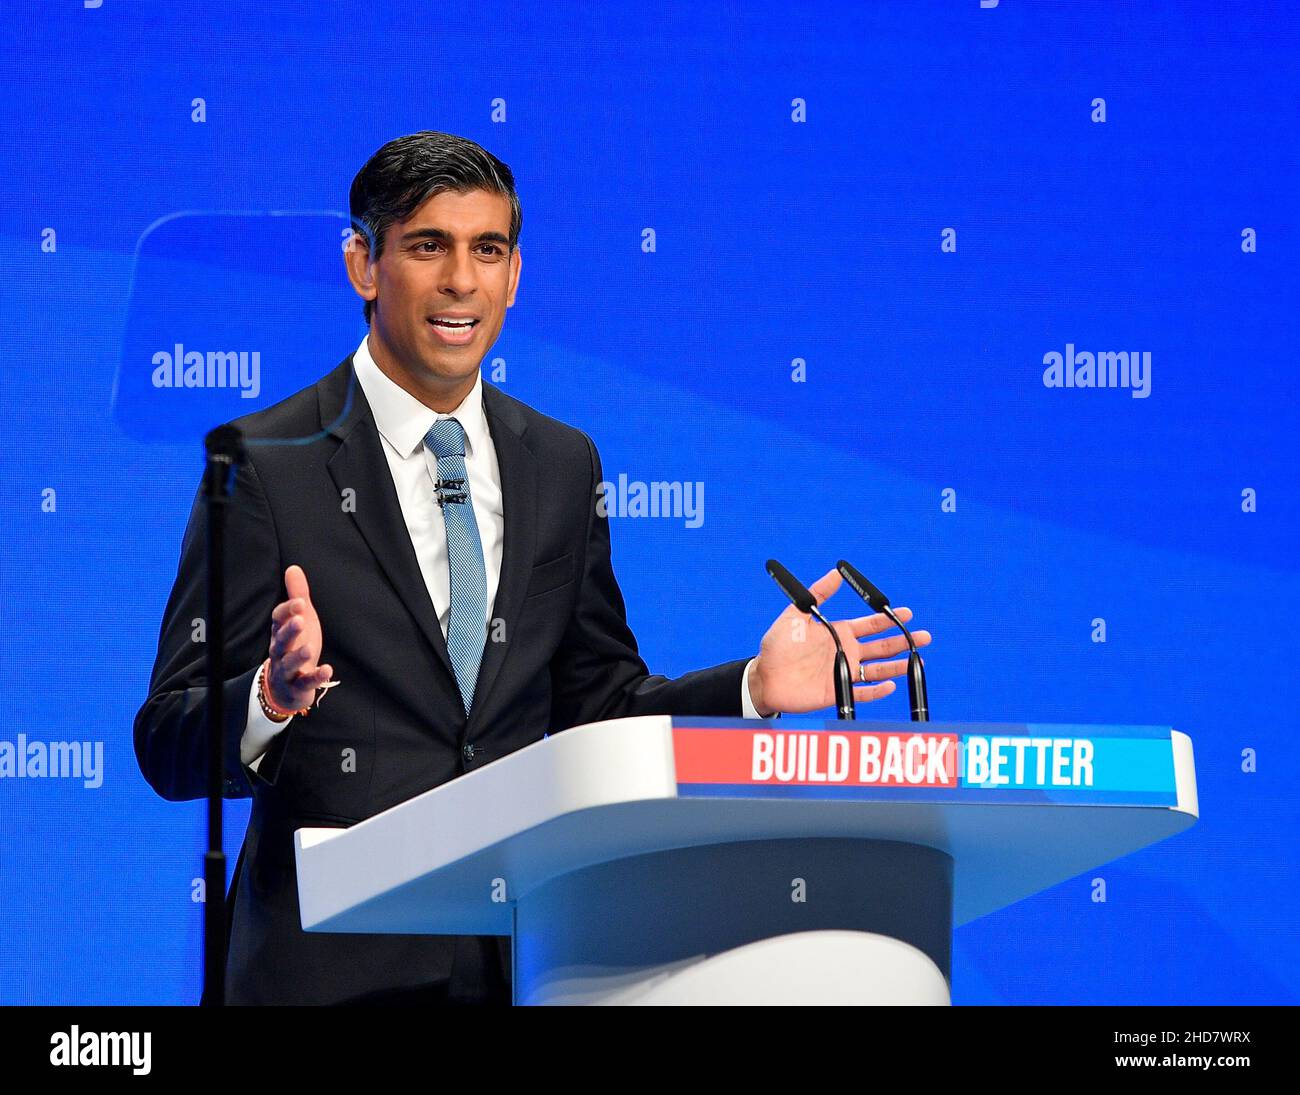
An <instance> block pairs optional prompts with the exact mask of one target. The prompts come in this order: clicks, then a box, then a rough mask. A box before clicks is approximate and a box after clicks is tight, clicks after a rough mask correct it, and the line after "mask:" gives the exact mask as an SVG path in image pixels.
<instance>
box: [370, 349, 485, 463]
mask: <svg viewBox="0 0 1300 1095" xmlns="http://www.w3.org/2000/svg"><path fill="white" fill-rule="evenodd" d="M352 367H353V368H354V369H355V370H356V374H357V382H358V383H359V384H360V385H361V390H362V392H364V393H365V396H366V402H367V403H369V404H370V410H371V413H372V414H373V415H374V416H375V427H376V428H377V429H378V430H379V433H380V435H381V436H382V437H383V438H384V440H385V441H387V442H388V443H389V444H390V445H392V446H393V448H394V449H396V450H397V454H398V455H399V456H401V457H402V458H403V459H405V458H406V457H409V456H412V455H413V454H414V453H415V452H416V450H417V449H419V447H420V446H421V445H422V444H423V442H424V435H425V434H426V433H428V432H429V427H430V426H432V425H433V424H434V422H436V421H437V420H438V419H440V418H454V419H456V421H458V422H459V423H460V425H461V428H462V429H463V430H464V431H465V455H466V456H470V455H472V454H473V453H474V452H475V450H481V449H482V447H483V446H485V445H487V444H488V443H489V440H490V438H489V435H488V427H487V418H486V416H485V415H484V413H483V374H482V373H481V372H477V371H476V372H475V374H474V387H472V388H471V389H470V390H469V394H468V395H467V396H465V398H464V399H463V400H461V403H460V406H458V407H457V408H456V409H455V410H454V411H451V412H449V413H446V414H441V413H439V412H438V411H435V410H433V409H432V408H430V407H426V406H425V405H424V404H423V403H421V402H420V401H419V400H418V399H416V398H415V396H413V395H412V394H411V393H410V392H408V391H407V390H406V389H405V388H403V387H402V386H401V385H399V384H397V383H396V382H395V381H393V380H391V379H389V377H388V376H387V374H386V373H385V372H384V371H383V370H382V369H381V368H380V367H379V366H378V365H377V364H375V359H374V358H373V357H371V356H370V335H369V334H367V335H366V337H365V338H363V339H362V340H361V345H360V346H358V347H357V352H356V353H355V354H353V355H352Z"/></svg>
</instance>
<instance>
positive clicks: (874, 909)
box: [514, 838, 952, 1004]
mask: <svg viewBox="0 0 1300 1095" xmlns="http://www.w3.org/2000/svg"><path fill="white" fill-rule="evenodd" d="M951 938H952V860H951V859H950V858H949V857H948V856H947V855H945V854H944V853H943V852H940V851H937V850H935V849H933V848H930V847H926V846H924V845H916V844H903V843H897V842H893V841H870V840H840V839H821V838H818V839H809V840H766V841H751V842H746V843H739V844H725V845H712V846H706V847H691V848H678V849H673V850H670V851H665V852H655V853H653V854H650V855H643V856H634V857H631V858H627V859H621V860H614V861H611V862H606V863H601V864H598V865H595V866H592V867H587V868H584V869H582V870H578V871H574V872H572V873H570V874H567V875H564V876H562V877H560V878H557V879H553V880H552V881H550V882H548V883H546V884H545V885H543V886H540V887H538V888H537V889H535V890H533V891H532V892H530V893H529V894H527V895H525V896H524V897H522V898H520V900H519V901H518V904H517V906H516V916H515V940H514V955H515V978H514V983H515V1002H516V1003H519V1004H949V1003H950V1002H951V995H950V989H949V974H948V971H949V962H950V948H951Z"/></svg>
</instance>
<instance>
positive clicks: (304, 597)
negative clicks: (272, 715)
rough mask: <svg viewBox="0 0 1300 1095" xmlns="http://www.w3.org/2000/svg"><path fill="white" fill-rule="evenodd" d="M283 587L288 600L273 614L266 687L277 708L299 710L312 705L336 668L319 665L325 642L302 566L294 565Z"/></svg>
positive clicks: (286, 576) (285, 573)
mask: <svg viewBox="0 0 1300 1095" xmlns="http://www.w3.org/2000/svg"><path fill="white" fill-rule="evenodd" d="M284 588H285V591H286V592H287V593H288V594H289V598H288V600H285V601H281V602H280V604H278V605H276V606H275V610H274V611H273V612H272V613H271V646H270V654H271V664H270V667H269V669H268V672H267V675H266V686H267V688H268V689H269V691H270V693H271V700H272V701H273V702H274V704H275V706H276V707H278V708H280V709H281V710H287V711H298V710H301V709H302V708H304V707H310V706H311V704H312V701H313V700H315V698H316V690H317V689H318V688H320V687H321V685H323V684H325V683H326V682H327V681H328V680H329V679H330V678H331V677H333V675H334V669H333V667H331V666H328V665H320V664H318V663H319V662H320V656H321V647H322V644H323V642H324V639H323V636H322V635H321V627H320V617H319V616H317V615H316V608H315V606H314V605H313V604H312V603H311V590H309V589H308V588H307V575H306V574H305V573H303V569H302V567H300V566H296V565H295V566H291V567H289V569H288V570H286V571H285V572H284Z"/></svg>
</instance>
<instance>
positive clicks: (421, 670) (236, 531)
mask: <svg viewBox="0 0 1300 1095" xmlns="http://www.w3.org/2000/svg"><path fill="white" fill-rule="evenodd" d="M351 211H352V217H353V221H354V224H355V228H356V236H355V238H354V240H353V242H352V244H351V246H350V248H349V250H348V252H347V256H346V261H347V272H348V277H349V279H350V280H351V282H352V285H353V287H354V288H355V289H356V291H357V293H358V294H359V295H360V296H361V298H362V300H363V301H364V302H365V303H364V309H365V314H366V319H367V321H368V322H369V333H368V334H367V336H366V338H365V339H364V340H363V341H362V343H361V345H360V346H359V347H358V348H357V350H356V351H355V352H354V353H352V354H350V355H349V356H348V357H347V358H346V359H345V360H344V361H343V362H342V363H340V364H339V365H338V366H337V367H336V368H335V369H333V370H332V371H331V372H330V373H328V374H327V375H326V376H325V377H324V378H323V379H321V380H320V381H319V382H318V383H317V384H315V385H313V386H311V387H309V388H306V389H304V390H302V391H300V392H298V393H297V394H295V395H293V396H291V397H289V398H288V399H286V400H284V401H283V402H281V403H278V404H276V405H275V406H273V407H270V408H268V409H266V410H263V411H260V412H258V413H256V414H251V415H248V416H246V417H244V418H241V419H239V420H237V421H236V422H235V425H237V426H238V427H240V429H242V430H243V431H244V434H245V436H246V438H247V440H248V459H247V460H246V462H245V463H244V464H243V465H242V466H241V467H240V468H239V471H238V474H237V479H236V484H235V488H234V491H233V496H232V500H231V504H230V507H229V516H228V519H227V552H228V558H229V563H228V574H227V586H226V606H225V610H226V620H225V625H226V644H227V645H226V664H227V667H228V670H229V672H231V673H233V674H234V676H232V677H230V679H228V680H227V681H226V682H225V686H224V691H225V711H226V720H225V738H224V742H225V772H224V778H225V793H226V795H227V796H228V797H249V796H251V797H252V798H253V808H252V815H251V819H250V822H249V827H248V832H247V834H246V837H245V840H244V846H243V848H242V849H241V851H240V855H239V859H238V861H237V863H236V866H235V881H234V885H233V886H232V889H231V893H230V895H229V898H228V901H229V905H230V913H231V916H230V951H229V965H228V976H227V1000H228V1002H230V1003H387V1002H395V1003H396V1002H401V1003H420V1002H428V1003H442V1002H467V1003H506V1002H509V999H510V984H509V970H510V962H509V958H510V955H509V940H508V939H505V938H498V937H494V936H415V935H352V934H330V933H309V932H304V931H303V930H302V928H301V922H300V918H299V909H298V894H297V884H296V876H295V869H294V851H293V833H294V830H295V829H297V828H300V827H303V826H312V825H340V826H348V825H352V824H354V823H355V822H357V821H359V820H362V819H364V818H367V817H370V816H372V815H373V814H377V813H379V812H381V811H383V810H386V809H388V808H390V807H392V806H396V805H398V804H399V803H401V802H404V801H405V800H407V799H409V798H411V797H412V796H414V795H418V794H420V793H421V792H423V791H427V790H428V789H430V788H432V787H436V786H438V785H440V784H442V783H445V782H447V781H448V780H451V779H454V778H456V777H457V776H458V775H461V774H463V773H465V772H468V771H472V770H474V769H476V768H479V767H481V766H482V765H484V764H488V763H490V762H492V761H494V760H497V759H499V758H501V757H504V756H506V755H507V754H509V753H511V752H513V751H514V750H516V749H519V748H522V747H523V746H525V745H528V744H530V743H532V742H534V741H537V740H539V739H540V738H541V737H542V736H543V734H545V733H547V732H556V731H560V730H564V729H566V728H568V727H571V726H576V725H580V724H582V723H588V722H594V721H597V720H600V719H609V718H618V717H621V716H626V715H637V714H651V713H660V714H681V715H716V716H741V715H747V716H750V717H758V716H768V715H772V714H774V713H775V712H778V711H810V710H817V709H820V708H823V707H826V706H828V705H829V704H831V703H832V702H833V696H832V690H831V685H830V681H831V664H832V655H833V646H832V644H831V642H830V638H829V636H827V635H825V634H824V629H822V628H812V629H808V628H806V627H804V626H803V625H804V624H805V623H806V621H807V617H806V616H801V615H800V614H799V613H798V612H797V611H796V610H795V609H794V608H793V607H790V608H787V609H786V611H785V612H783V613H782V614H781V615H780V616H779V617H778V618H777V620H776V621H775V622H774V623H773V625H772V627H771V628H770V629H769V631H768V633H767V634H766V635H765V636H764V638H763V640H762V643H761V646H760V651H759V654H758V656H757V657H754V658H748V659H740V660H737V661H732V662H728V663H725V664H723V665H719V666H714V667H712V668H709V669H702V670H698V671H696V672H692V673H688V674H685V675H684V676H682V677H680V678H677V679H675V680H670V679H667V678H665V677H662V676H657V675H655V676H652V675H650V673H649V672H648V670H647V668H646V665H645V663H644V662H643V661H642V659H641V657H640V656H639V654H638V652H637V645H636V640H635V638H634V637H633V635H632V632H631V631H630V629H629V628H628V625H627V620H626V617H625V612H624V604H623V598H622V594H621V593H620V591H619V588H618V584H617V582H616V581H615V578H614V572H613V569H612V566H611V561H610V539H609V524H608V520H607V518H606V515H605V511H604V507H603V505H602V504H601V502H602V497H601V486H600V484H601V483H602V471H601V463H600V458H599V456H598V454H597V452H596V448H595V446H594V445H593V444H592V442H591V440H590V439H589V438H588V437H587V436H586V435H585V434H584V433H582V432H581V431H579V430H576V429H574V428H572V427H570V426H566V425H564V424H563V423H561V422H558V421H556V420H554V419H552V418H548V417H546V416H545V415H543V414H540V413H539V412H537V411H535V410H533V409H532V408H531V407H528V406H527V405H525V404H523V403H521V402H519V401H518V400H516V399H514V398H512V397H510V396H508V395H506V394H505V393H503V392H501V391H500V390H499V389H497V388H495V387H493V386H491V385H489V384H486V383H484V382H483V380H482V378H481V376H480V372H479V364H480V362H481V361H482V360H483V358H484V356H485V354H486V353H487V352H488V350H489V349H490V348H491V346H492V344H493V343H494V342H495V341H496V338H497V335H498V334H499V332H500V330H501V326H502V323H503V321H504V318H505V310H506V308H508V307H511V306H512V305H513V304H514V300H515V292H516V288H517V286H518V282H519V272H520V266H521V258H520V252H519V247H518V238H519V231H520V223H521V214H520V209H519V201H518V197H517V195H516V194H515V189H514V180H513V177H512V175H511V173H510V170H509V168H508V167H506V165H505V164H503V163H502V162H501V161H500V160H498V159H496V157H494V156H492V155H491V154H490V153H488V152H486V151H485V150H483V149H482V148H481V147H479V146H478V145H476V144H473V143H472V142H470V141H466V140H463V139H461V138H457V137H453V136H450V135H447V134H442V133H429V132H426V133H417V134H413V135H411V136H408V137H403V138H399V139H398V140H395V141H392V142H390V143H389V144H387V145H385V146H384V147H383V148H381V149H380V150H379V151H378V152H377V153H375V155H374V156H373V157H372V158H371V159H370V160H369V161H368V162H367V163H366V165H365V166H364V167H363V168H362V170H361V171H360V172H359V173H358V175H357V177H356V179H355V180H354V182H353V185H352V191H351ZM204 524H205V516H204V511H203V508H202V505H201V502H200V499H199V498H198V497H196V499H195V504H194V508H193V510H192V512H191V514H190V520H189V524H188V526H187V528H186V531H185V537H184V541H183V544H182V548H181V558H180V564H179V567H178V571H177V575H176V580H175V584H174V586H173V589H172V592H171V596H170V598H169V600H168V603H167V607H166V611H165V614H164V619H163V623H162V628H161V634H160V638H159V644H158V656H157V660H156V662H155V665H154V670H153V675H152V678H151V681H150V689H149V696H148V698H147V700H146V701H145V703H144V704H143V706H142V707H141V708H140V711H139V713H138V715H137V716H136V721H135V748H136V756H137V759H138V761H139V764H140V769H141V771H142V772H143V773H144V775H145V778H146V779H147V780H148V781H149V783H150V785H151V786H152V787H153V788H154V789H155V790H156V791H157V792H158V793H159V794H160V795H162V796H163V797H165V798H168V799H172V800H184V799H194V798H199V797H202V796H203V795H204V793H205V778H206V777H205V772H206V769H205V757H206V753H205V744H204V743H205V733H204V721H203V720H204V701H205V695H206V688H205V686H204V683H203V681H204V651H203V647H202V645H201V644H198V643H195V642H194V641H192V635H193V624H194V621H195V620H196V619H200V618H202V616H203V613H204V590H205V577H204ZM839 581H840V579H839V575H838V573H837V572H835V571H831V572H830V573H829V574H827V575H826V576H825V577H823V578H822V579H821V580H820V581H819V582H817V583H815V584H814V586H813V592H814V595H816V596H817V598H818V599H819V600H825V599H826V598H827V597H829V596H830V595H831V594H832V593H833V592H834V591H835V589H836V588H837V587H838V585H839ZM899 613H900V615H901V616H902V617H903V619H904V620H905V621H906V620H907V619H910V617H911V613H910V612H909V611H908V610H907V609H900V610H899ZM836 626H837V630H839V632H840V634H841V637H842V640H843V642H844V644H845V647H846V651H848V652H849V654H850V658H851V660H852V659H854V658H855V657H856V662H855V664H857V665H858V666H859V670H858V673H859V679H860V680H861V681H862V682H863V683H862V684H860V685H859V686H857V689H856V691H857V694H858V698H859V699H860V700H870V699H875V698H877V697H878V696H882V695H886V694H888V693H889V692H891V691H893V689H894V683H893V681H892V680H890V679H888V678H891V677H895V676H898V675H899V674H901V673H902V672H903V671H904V669H905V661H903V660H901V659H899V660H890V661H881V660H879V659H884V658H890V657H891V656H892V655H895V654H899V653H901V652H902V651H903V650H904V649H905V643H904V640H903V638H902V636H899V635H895V636H891V637H889V638H880V639H875V640H873V641H870V642H860V641H859V640H860V639H862V638H864V637H866V636H869V635H873V634H877V633H880V632H883V631H885V630H886V629H887V628H888V627H889V622H888V621H887V620H885V619H884V618H883V617H880V616H863V617H859V618H857V619H853V620H846V621H840V622H838V623H837V625H836ZM268 633H269V634H268ZM268 638H269V642H268ZM916 639H917V641H918V642H920V643H924V642H928V641H929V636H928V634H927V633H926V632H924V631H921V632H917V633H916ZM327 686H332V688H331V690H329V691H323V690H324V689H325V688H327Z"/></svg>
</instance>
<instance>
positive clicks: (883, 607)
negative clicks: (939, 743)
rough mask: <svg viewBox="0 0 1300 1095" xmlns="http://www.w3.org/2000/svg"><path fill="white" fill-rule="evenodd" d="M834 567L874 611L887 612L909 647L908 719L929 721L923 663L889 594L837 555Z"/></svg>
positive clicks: (928, 705) (910, 634)
mask: <svg viewBox="0 0 1300 1095" xmlns="http://www.w3.org/2000/svg"><path fill="white" fill-rule="evenodd" d="M835 568H836V569H837V570H838V571H839V572H840V573H841V574H842V575H844V580H845V581H846V582H848V583H849V586H850V587H851V588H852V590H853V592H854V593H856V594H857V595H858V596H859V597H861V598H862V599H863V600H864V601H866V602H867V604H869V605H870V606H871V607H872V609H874V610H875V611H876V612H883V613H884V614H885V615H886V616H888V617H889V619H890V620H891V621H892V622H893V624H894V626H895V627H897V628H898V629H899V631H901V632H902V633H903V635H904V636H905V637H906V639H907V646H908V651H909V653H908V655H907V700H908V705H909V706H910V707H911V709H912V721H913V722H929V721H930V701H929V699H927V697H926V694H925V666H924V665H922V664H921V655H920V653H918V651H917V649H916V642H915V641H914V640H913V639H912V633H911V632H910V631H908V630H907V628H906V627H905V626H904V624H903V621H902V620H900V619H899V618H898V616H897V614H895V612H894V610H893V609H892V608H890V607H889V598H888V597H886V596H885V595H884V594H883V593H881V592H880V590H878V589H877V588H876V587H875V586H873V585H872V584H871V583H870V582H869V581H867V579H866V577H865V576H864V575H863V573H862V572H861V571H860V570H858V568H857V567H855V566H854V565H853V564H852V563H848V562H845V561H844V560H843V559H841V560H840V561H839V562H838V563H836V564H835Z"/></svg>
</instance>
